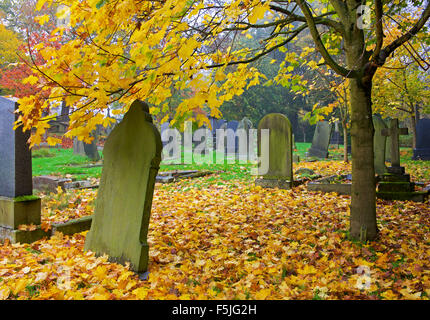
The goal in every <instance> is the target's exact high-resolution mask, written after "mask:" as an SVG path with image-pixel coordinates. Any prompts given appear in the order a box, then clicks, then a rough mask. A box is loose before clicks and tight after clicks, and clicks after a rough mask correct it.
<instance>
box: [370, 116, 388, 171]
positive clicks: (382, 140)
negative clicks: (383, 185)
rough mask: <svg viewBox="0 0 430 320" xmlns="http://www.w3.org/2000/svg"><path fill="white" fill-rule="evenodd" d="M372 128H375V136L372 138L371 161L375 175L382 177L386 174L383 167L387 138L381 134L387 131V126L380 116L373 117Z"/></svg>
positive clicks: (385, 169)
mask: <svg viewBox="0 0 430 320" xmlns="http://www.w3.org/2000/svg"><path fill="white" fill-rule="evenodd" d="M373 126H374V128H375V134H374V136H373V159H374V166H375V173H376V174H378V175H382V174H384V173H386V172H387V166H386V165H385V146H386V140H387V136H385V135H383V134H382V130H384V129H387V125H386V124H385V122H384V120H382V118H381V116H380V115H379V114H378V115H376V114H375V115H374V116H373Z"/></svg>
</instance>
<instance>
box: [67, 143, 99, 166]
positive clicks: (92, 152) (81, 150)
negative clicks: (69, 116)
mask: <svg viewBox="0 0 430 320" xmlns="http://www.w3.org/2000/svg"><path fill="white" fill-rule="evenodd" d="M73 154H79V155H81V156H85V157H88V158H89V159H91V160H92V161H99V160H100V154H99V151H98V149H97V141H96V138H94V139H93V141H92V142H91V143H85V142H83V141H80V140H78V138H74V139H73Z"/></svg>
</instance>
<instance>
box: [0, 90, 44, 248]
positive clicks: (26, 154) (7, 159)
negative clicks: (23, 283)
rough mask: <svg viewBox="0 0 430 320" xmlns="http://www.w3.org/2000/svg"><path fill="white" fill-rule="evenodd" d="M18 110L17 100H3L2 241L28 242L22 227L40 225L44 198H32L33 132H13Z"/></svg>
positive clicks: (0, 119) (0, 129)
mask: <svg viewBox="0 0 430 320" xmlns="http://www.w3.org/2000/svg"><path fill="white" fill-rule="evenodd" d="M17 108H18V104H17V103H16V101H15V99H8V98H4V97H0V240H1V239H9V240H10V241H11V242H24V241H22V240H26V239H24V238H23V237H21V238H20V237H18V236H17V233H18V230H17V229H18V227H19V225H23V224H26V225H28V224H34V225H40V222H41V216H40V198H38V197H35V196H33V195H32V194H33V184H32V168H31V151H30V149H29V147H28V144H27V141H28V139H29V138H30V132H29V131H27V132H25V133H24V132H22V127H19V128H17V129H16V130H14V129H13V127H14V122H15V121H16V120H17V119H18V114H17V113H15V110H17ZM36 232H37V231H36ZM25 242H28V241H25Z"/></svg>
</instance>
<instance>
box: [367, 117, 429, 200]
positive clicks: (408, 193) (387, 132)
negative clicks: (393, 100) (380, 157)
mask: <svg viewBox="0 0 430 320" xmlns="http://www.w3.org/2000/svg"><path fill="white" fill-rule="evenodd" d="M406 134H408V129H407V128H399V121H398V120H397V119H391V120H390V128H387V129H382V135H384V136H390V137H391V167H388V168H387V173H384V174H383V175H382V176H381V181H379V183H378V189H377V192H376V195H377V197H378V198H381V199H385V200H411V201H417V202H424V201H425V199H426V197H427V196H428V192H427V191H415V183H413V182H411V179H410V175H409V174H406V173H405V168H404V167H402V166H400V149H399V136H400V135H406Z"/></svg>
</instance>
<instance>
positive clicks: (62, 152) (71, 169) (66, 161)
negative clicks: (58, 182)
mask: <svg viewBox="0 0 430 320" xmlns="http://www.w3.org/2000/svg"><path fill="white" fill-rule="evenodd" d="M40 150H43V149H40ZM40 150H37V152H38V155H40V154H44V153H43V152H40ZM35 152H36V151H35ZM52 154H53V156H52ZM32 163H33V176H42V175H56V176H63V177H64V176H65V175H66V174H70V175H72V176H73V177H75V178H77V179H86V178H88V177H100V174H101V167H96V168H83V167H79V165H82V166H84V165H88V164H91V163H92V162H91V161H90V160H89V159H88V158H87V157H84V156H81V155H76V154H73V149H56V148H51V149H49V156H48V157H40V156H39V157H37V156H36V157H33V161H32Z"/></svg>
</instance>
